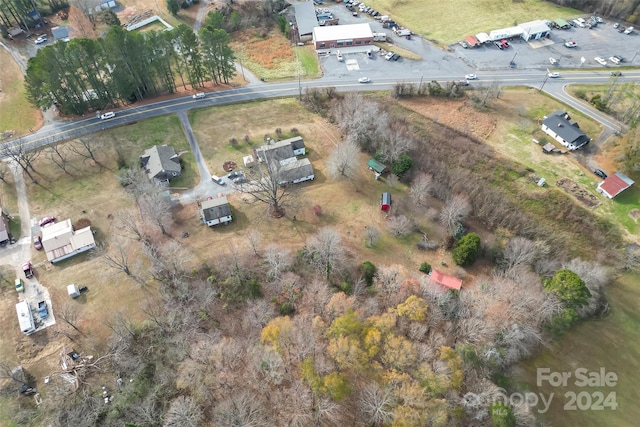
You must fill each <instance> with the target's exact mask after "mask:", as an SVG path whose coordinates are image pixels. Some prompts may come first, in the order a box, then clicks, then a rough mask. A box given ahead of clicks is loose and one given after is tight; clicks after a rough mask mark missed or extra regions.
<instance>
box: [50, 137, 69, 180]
mask: <svg viewBox="0 0 640 427" xmlns="http://www.w3.org/2000/svg"><path fill="white" fill-rule="evenodd" d="M47 157H48V158H49V160H51V161H52V162H53V164H54V165H56V166H57V167H59V168H60V169H62V171H63V172H64V173H66V174H67V175H69V176H73V174H72V173H71V172H69V157H68V148H66V144H61V143H58V144H52V145H50V146H49V151H48V152H47Z"/></svg>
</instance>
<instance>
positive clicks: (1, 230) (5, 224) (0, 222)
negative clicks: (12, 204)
mask: <svg viewBox="0 0 640 427" xmlns="http://www.w3.org/2000/svg"><path fill="white" fill-rule="evenodd" d="M10 237H11V236H9V221H8V217H7V214H5V213H4V212H3V211H2V209H0V245H4V244H6V243H7V242H9V239H10Z"/></svg>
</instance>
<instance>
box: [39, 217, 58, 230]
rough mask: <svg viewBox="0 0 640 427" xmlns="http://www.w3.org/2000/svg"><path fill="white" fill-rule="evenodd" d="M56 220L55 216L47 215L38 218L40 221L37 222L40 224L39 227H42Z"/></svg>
mask: <svg viewBox="0 0 640 427" xmlns="http://www.w3.org/2000/svg"><path fill="white" fill-rule="evenodd" d="M55 221H56V217H55V216H47V217H44V218H42V219H41V220H40V222H39V223H38V224H39V225H40V227H44V226H45V225H49V224H51V223H52V222H55Z"/></svg>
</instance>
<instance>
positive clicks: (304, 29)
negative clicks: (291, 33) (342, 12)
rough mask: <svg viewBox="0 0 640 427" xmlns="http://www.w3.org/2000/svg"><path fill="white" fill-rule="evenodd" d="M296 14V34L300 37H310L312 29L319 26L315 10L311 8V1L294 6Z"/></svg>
mask: <svg viewBox="0 0 640 427" xmlns="http://www.w3.org/2000/svg"><path fill="white" fill-rule="evenodd" d="M294 9H295V13H296V26H297V27H298V34H299V35H300V37H303V36H307V37H309V36H311V34H312V33H313V27H317V26H318V25H320V24H319V23H318V18H317V17H316V8H315V7H313V2H312V1H305V2H302V3H296V4H295V5H294Z"/></svg>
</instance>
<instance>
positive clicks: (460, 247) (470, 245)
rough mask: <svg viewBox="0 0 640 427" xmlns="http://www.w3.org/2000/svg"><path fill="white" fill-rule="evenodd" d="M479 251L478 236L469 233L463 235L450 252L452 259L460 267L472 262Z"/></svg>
mask: <svg viewBox="0 0 640 427" xmlns="http://www.w3.org/2000/svg"><path fill="white" fill-rule="evenodd" d="M479 253H480V236H478V235H477V234H476V233H469V234H467V235H466V236H463V237H462V238H461V239H460V240H459V241H458V244H457V245H456V247H455V248H454V249H453V252H452V253H451V255H452V257H453V261H454V262H455V263H456V264H457V265H460V266H462V267H466V266H468V265H471V264H473V262H474V261H475V260H476V258H477V257H478V254H479Z"/></svg>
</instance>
